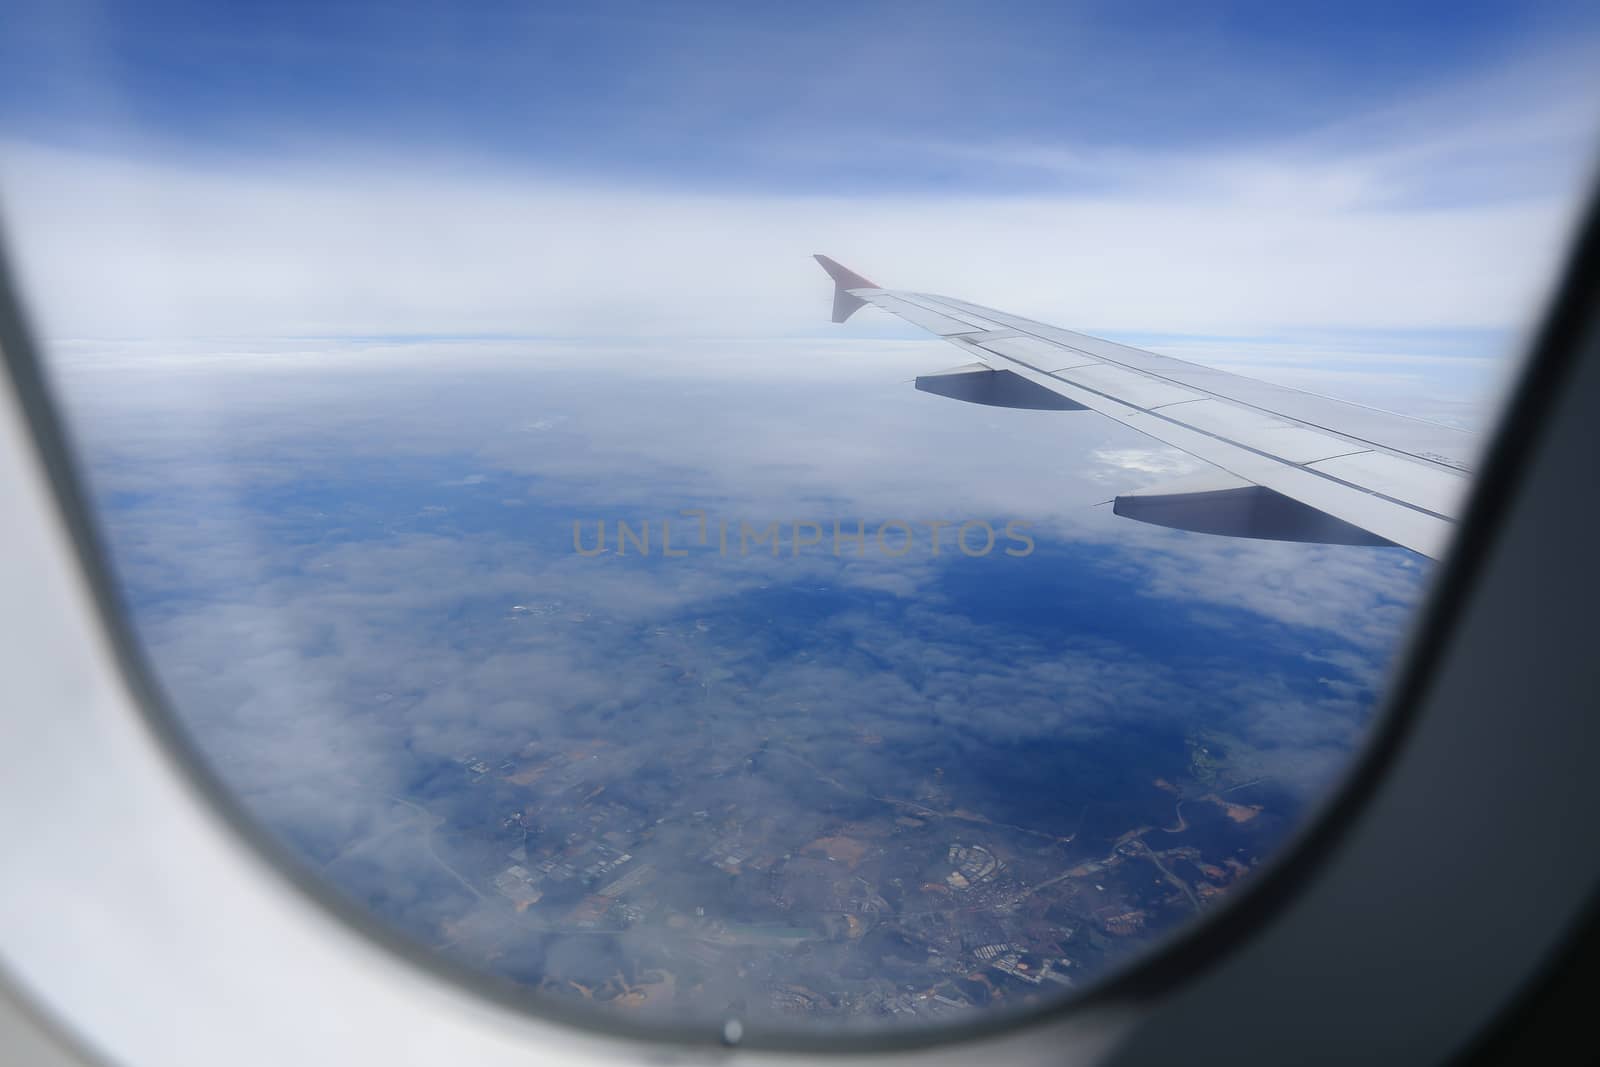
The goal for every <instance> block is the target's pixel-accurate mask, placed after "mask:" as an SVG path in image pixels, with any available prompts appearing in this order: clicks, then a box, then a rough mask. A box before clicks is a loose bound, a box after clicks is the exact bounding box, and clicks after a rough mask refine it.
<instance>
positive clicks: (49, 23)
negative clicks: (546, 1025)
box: [0, 3, 1600, 1043]
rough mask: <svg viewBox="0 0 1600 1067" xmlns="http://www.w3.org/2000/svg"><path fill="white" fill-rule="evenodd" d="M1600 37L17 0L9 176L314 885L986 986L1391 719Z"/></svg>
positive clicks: (194, 713)
mask: <svg viewBox="0 0 1600 1067" xmlns="http://www.w3.org/2000/svg"><path fill="white" fill-rule="evenodd" d="M1597 45H1600V18H1597V13H1596V12H1595V11H1594V10H1593V9H1592V8H1589V7H1587V6H1585V5H1577V4H1574V5H1560V4H1555V5H1544V6H1541V7H1540V8H1538V9H1537V10H1536V11H1535V10H1531V9H1529V10H1524V9H1521V8H1513V7H1510V6H1507V7H1503V8H1502V7H1478V6H1476V5H1467V6H1466V7H1458V8H1454V9H1452V11H1451V13H1450V14H1449V16H1448V17H1442V16H1435V15H1433V14H1427V13H1424V12H1420V11H1416V12H1398V11H1393V10H1390V9H1389V8H1387V7H1381V8H1373V9H1372V10H1365V9H1364V8H1362V7H1361V6H1360V5H1357V7H1356V8H1355V9H1344V8H1341V9H1340V10H1339V11H1337V12H1333V11H1329V12H1321V13H1318V12H1311V11H1306V10H1299V9H1296V10H1288V9H1283V8H1280V7H1275V6H1271V5H1265V6H1258V5H1253V4H1242V5H1221V6H1220V7H1217V8H1208V9H1206V10H1204V11H1201V10H1197V9H1191V8H1190V7H1188V6H1177V7H1174V8H1173V9H1172V10H1169V11H1165V12H1163V13H1161V15H1160V16H1159V17H1155V16H1153V15H1152V14H1151V13H1150V12H1148V11H1142V13H1141V12H1134V11H1125V10H1122V9H1120V8H1116V9H1113V8H1112V7H1099V6H1095V5H1089V6H1086V7H1081V8H1080V7H1073V8H1065V7H1062V8H1058V7H1057V6H1055V5H1040V6H1026V7H1017V8H1016V9H1014V10H1013V11H1012V12H1011V13H1010V14H1008V15H1006V16H1003V17H1002V16H997V15H996V14H995V13H993V12H979V11H978V10H976V9H975V8H966V7H962V6H938V7H934V8H929V7H924V6H922V5H917V6H915V7H910V6H897V5H887V6H882V5H872V4H868V5H859V4H857V5H838V6H835V5H823V6H820V7H819V6H817V5H806V6H805V7H804V8H803V9H801V8H792V9H791V8H785V9H776V8H773V9H766V8H761V7H759V6H758V7H755V8H749V7H722V6H718V5H694V6H689V7H684V8H675V9H673V10H670V11H668V10H664V9H661V8H659V7H658V6H655V5H632V4H597V5H583V6H581V7H580V8H579V9H574V10H566V9H559V10H558V9H556V8H545V7H541V6H536V5H535V6H520V5H510V6H491V7H488V8H471V9H468V8H462V9H456V8H451V7H448V6H445V7H438V6H428V5H422V6H416V7H411V6H396V5H392V4H370V5H362V4H352V5H334V6H328V5H313V4H300V3H289V4H279V5H267V6H246V5H241V6H238V7H229V6H218V5H214V4H187V3H156V4H150V5H141V6H140V7H139V8H138V9H136V10H135V9H129V8H122V7H118V6H116V5H107V6H103V7H102V6H100V5H96V4H92V3H91V4H86V5H26V4H25V5H23V7H22V8H21V9H20V12H19V14H17V15H16V16H14V17H13V18H12V19H11V20H10V25H9V26H8V30H7V33H6V34H5V35H4V39H3V40H0V192H3V195H4V209H5V223H6V232H7V239H8V245H9V248H8V251H9V252H10V253H11V254H12V255H13V256H14V258H15V261H16V267H17V270H18V273H19V275H20V277H21V280H22V283H23V288H24V294H25V296H26V298H27V300H28V305H29V309H30V312H31V315H32V323H33V327H34V329H35V330H36V332H37V333H38V335H39V337H40V340H41V344H42V347H43V348H44V350H45V351H46V353H47V355H48V357H49V363H50V366H49V371H50V374H51V376H52V382H53V386H54V388H55V390H56V394H57V398H58V400H59V402H60V404H61V405H62V407H63V410H64V411H65V413H66V415H67V417H68V422H69V426H70V429H71V431H72V434H73V437H74V444H75V447H76V450H77V458H78V461H79V463H80V466H81V470H82V473H83V475H84V477H85V480H86V483H87V486H88V488H89V490H90V493H91V495H92V501H93V506H94V508H95V510H96V513H97V516H98V522H99V530H100V535H101V537H102V539H103V543H104V545H105V547H106V549H107V552H108V556H109V562H110V565H111V567H112V570H113V572H114V574H115V576H116V579H117V582H118V586H119V588H118V595H119V597H120V606H121V609H122V612H123V614H124V617H125V619H126V621H127V624H128V625H129V626H130V627H131V628H132V630H133V632H134V634H135V636H136V638H137V641H138V644H139V647H140V648H141V649H142V653H143V656H144V657H145V659H146V660H147V663H148V667H149V669H150V670H151V672H152V673H153V677H154V679H155V681H156V683H157V685H158V687H159V689H160V691H161V692H162V693H163V694H164V697H165V699H166V706H165V707H164V708H163V709H159V711H158V714H162V715H169V716H171V717H172V720H173V721H174V722H175V723H176V724H177V726H178V727H179V729H180V730H181V732H182V734H183V736H184V738H185V739H186V742H187V744H188V745H189V746H190V748H191V749H192V754H193V755H194V756H195V757H196V759H197V760H198V761H199V763H200V764H201V766H202V767H203V771H204V773H205V774H207V775H209V776H210V777H211V778H212V779H213V780H214V781H216V782H217V783H220V785H221V786H222V787H223V788H224V789H225V790H226V791H227V792H228V793H229V795H230V796H231V797H232V798H233V800H234V801H235V802H236V803H237V805H238V807H239V809H240V810H241V811H242V812H243V813H244V814H245V816H246V817H247V818H248V819H249V820H250V821H251V822H252V823H253V824H254V825H255V826H257V827H258V828H260V829H261V830H262V831H263V832H264V833H265V834H266V835H267V837H269V838H270V839H271V840H272V841H274V842H276V844H277V846H278V847H279V848H280V849H281V850H283V851H284V852H285V853H286V854H287V855H288V856H290V857H291V862H292V864H293V865H294V866H295V867H296V869H297V870H298V871H299V872H300V873H301V874H302V875H303V876H305V877H307V878H308V879H310V880H311V881H313V882H315V883H317V884H319V885H320V886H322V887H324V888H325V889H326V890H328V891H330V892H331V893H333V894H335V895H336V896H337V897H338V898H339V899H342V900H344V901H346V902H349V903H353V904H354V905H356V906H358V907H359V908H361V909H364V910H365V912H367V913H369V914H370V916H371V917H372V918H374V919H375V920H376V921H377V922H378V923H379V924H380V925H381V926H382V927H383V928H384V929H386V930H389V931H391V932H392V933H393V934H395V935H397V936H398V937H400V938H402V939H404V940H405V941H407V942H408V943H410V944H412V945H414V946H415V947H416V948H418V949H420V950H421V951H422V952H423V953H424V954H426V955H429V956H431V957H433V958H435V959H437V960H439V961H440V962H441V963H442V964H443V965H444V966H445V967H446V968H447V969H450V970H453V971H455V972H456V973H461V974H469V975H474V976H478V978H479V979H481V980H485V981H487V982H489V983H491V984H493V985H495V986H496V987H497V988H499V989H501V990H502V991H509V992H510V993H511V994H512V995H514V996H517V997H519V998H525V999H526V1001H527V1003H528V1004H529V1005H530V1006H532V1007H533V1008H535V1009H536V1010H546V1011H551V1012H554V1013H556V1014H558V1015H562V1016H565V1017H570V1018H576V1019H579V1020H582V1021H587V1022H593V1023H597V1024H598V1025H603V1026H607V1027H613V1028H615V1027H630V1026H633V1027H643V1028H649V1027H660V1028H678V1029H684V1028H687V1030H688V1032H690V1033H692V1034H697V1035H704V1036H706V1037H708V1038H711V1039H716V1038H719V1037H720V1038H721V1039H723V1040H728V1041H745V1042H756V1043H760V1042H764V1041H781V1040H785V1039H787V1038H788V1037H789V1036H792V1035H795V1034H802V1035H804V1034H811V1035H820V1034H827V1035H845V1036H848V1035H850V1034H854V1033H866V1032H882V1031H909V1030H913V1029H916V1028H922V1029H927V1028H941V1027H943V1028H953V1027H960V1026H963V1025H966V1024H970V1023H972V1022H975V1021H982V1020H989V1019H993V1018H1010V1017H1021V1016H1022V1015H1024V1014H1026V1013H1029V1012H1033V1011H1036V1010H1041V1009H1045V1008H1049V1007H1052V1006H1055V1005H1057V1004H1060V1003H1063V1002H1066V1001H1069V1000H1070V999H1071V998H1073V997H1074V996H1076V995H1079V994H1081V993H1083V992H1085V991H1087V990H1091V989H1093V988H1094V987H1095V986H1096V984H1097V983H1098V982H1100V981H1101V980H1103V979H1105V978H1106V977H1107V976H1110V975H1113V974H1116V973H1119V972H1121V971H1123V970H1125V969H1127V968H1129V967H1136V966H1139V965H1140V964H1141V962H1142V961H1146V960H1149V959H1152V958H1154V957H1153V952H1152V950H1153V949H1154V948H1156V947H1159V945H1160V944H1162V943H1163V942H1164V941H1165V940H1167V939H1168V938H1170V937H1172V936H1174V935H1175V934H1178V933H1181V932H1182V931H1184V930H1186V929H1188V928H1190V926H1191V925H1192V924H1194V923H1196V922H1199V921H1201V920H1203V919H1204V917H1205V916H1207V915H1209V914H1212V913H1214V912H1216V911H1218V910H1219V909H1222V908H1225V907H1227V906H1228V904H1229V902H1230V901H1231V900H1234V899H1236V898H1238V896H1239V895H1240V893H1241V891H1242V888H1243V887H1247V886H1249V885H1250V884H1251V883H1252V881H1253V880H1254V879H1256V878H1258V877H1260V876H1261V872H1262V871H1263V870H1265V869H1266V868H1269V867H1270V866H1271V864H1272V863H1273V861H1274V859H1275V857H1277V856H1278V855H1279V854H1280V853H1281V851H1282V849H1284V847H1285V846H1286V844H1287V843H1288V842H1289V841H1290V840H1291V839H1292V838H1293V837H1294V835H1295V834H1296V833H1297V832H1298V831H1299V830H1300V829H1301V828H1303V827H1304V826H1305V825H1307V823H1308V820H1310V819H1312V818H1313V817H1314V816H1315V815H1316V813H1317V812H1318V810H1319V807H1320V805H1321V804H1322V803H1323V802H1324V801H1325V800H1326V799H1327V798H1328V797H1329V796H1331V795H1332V794H1333V792H1334V791H1335V790H1336V788H1337V786H1338V784H1339V783H1340V781H1341V780H1342V779H1343V778H1344V777H1345V775H1346V774H1347V773H1348V772H1349V770H1350V769H1351V767H1352V766H1353V765H1354V763H1355V762H1356V761H1357V760H1358V759H1359V756H1360V754H1361V751H1362V745H1363V741H1364V739H1365V738H1366V737H1367V736H1368V734H1369V732H1370V730H1371V729H1372V726H1373V722H1374V718H1375V716H1376V714H1377V710H1378V708H1379V705H1380V701H1381V698H1382V696H1383V692H1384V683H1385V677H1386V674H1387V672H1388V670H1389V669H1390V667H1391V665H1392V664H1393V663H1394V662H1395V659H1396V656H1397V654H1398V653H1399V652H1400V651H1401V649H1402V648H1403V645H1404V642H1405V638H1406V633H1407V627H1408V623H1409V620H1410V617H1411V615H1412V613H1413V611H1414V609H1415V608H1416V607H1417V605H1418V603H1419V601H1420V599H1421V598H1422V597H1423V596H1424V595H1425V593H1426V591H1427V589H1428V584H1429V579H1430V576H1431V575H1432V573H1433V571H1434V568H1435V563H1436V561H1437V560H1438V559H1439V558H1440V557H1441V556H1442V555H1444V554H1445V553H1446V552H1447V551H1448V547H1449V542H1450V536H1451V533H1452V531H1453V529H1454V525H1455V521H1456V519H1457V517H1458V516H1459V515H1460V507H1461V501H1462V499H1463V496H1464V494H1465V493H1466V492H1467V491H1468V488H1469V486H1470V480H1471V472H1472V469H1473V465H1474V461H1475V458H1476V455H1477V453H1478V449H1479V448H1480V443H1479V442H1480V441H1481V440H1482V438H1483V434H1484V432H1485V431H1486V430H1487V429H1489V428H1490V427H1491V426H1492V418H1493V414H1494V408H1495V402H1496V396H1497V394H1498V392H1499V389H1500V385H1501V383H1502V382H1503V381H1504V380H1505V379H1506V377H1507V376H1508V374H1509V373H1510V372H1511V369H1512V366H1513V357H1514V356H1515V355H1516V354H1517V352H1518V347H1519V343H1520V340H1521V334H1522V331H1523V330H1524V329H1525V328H1526V327H1527V326H1528V325H1529V324H1530V323H1531V321H1532V320H1533V318H1534V316H1536V315H1537V313H1538V312H1539V310H1540V304H1539V302H1540V300H1541V299H1542V298H1543V296H1544V291H1545V287H1546V286H1547V285H1548V284H1549V281H1550V278H1551V276H1552V273H1553V271H1554V269H1555V267H1556V265H1557V264H1558V262H1559V259H1560V255H1561V253H1562V251H1563V249H1562V247H1561V241H1562V238H1563V235H1564V233H1565V231H1566V228H1567V225H1568V223H1569V221H1570V218H1571V216H1572V214H1573V212H1574V210H1575V208H1576V195H1577V193H1578V192H1579V190H1580V187H1581V182H1582V179H1583V178H1584V177H1585V176H1586V167H1587V166H1588V165H1589V163H1590V162H1591V153H1592V151H1593V148H1594V143H1595V139H1594V134H1595V132H1596V120H1597V118H1600V114H1597V108H1596V104H1595V101H1596V100H1597V99H1600V95H1597V94H1596V92H1595V90H1596V88H1597V85H1596V75H1595V72H1596V71H1597V70H1600V63H1597V62H1596V53H1597ZM814 255H817V256H818V258H816V259H814V258H813V256H814ZM830 319H831V320H833V321H830ZM63 773H65V774H68V775H73V774H92V773H94V771H93V768H92V767H77V768H67V769H64V771H63Z"/></svg>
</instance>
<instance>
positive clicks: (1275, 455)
mask: <svg viewBox="0 0 1600 1067" xmlns="http://www.w3.org/2000/svg"><path fill="white" fill-rule="evenodd" d="M816 259H817V262H818V263H820V264H822V267H823V269H824V270H826V271H827V272H828V274H829V276H831V277H832V278H833V281H834V295H833V321H834V322H844V321H845V320H846V319H848V318H849V317H850V316H851V315H852V314H854V313H855V312H856V311H857V310H858V309H860V308H862V307H864V306H866V305H868V304H871V305H874V306H876V307H880V308H882V309H883V310H885V311H888V312H890V313H891V314H894V315H897V316H899V317H900V318H902V319H905V320H906V321H907V322H909V323H911V324H912V325H914V326H919V327H921V328H922V329H924V330H927V331H928V332H929V333H933V334H937V335H938V336H939V337H941V338H943V339H944V340H946V341H949V342H950V343H951V344H952V345H955V346H956V347H957V348H959V349H961V350H962V351H963V352H964V353H965V354H966V356H967V358H968V360H969V361H970V362H968V363H966V364H964V365H962V366H959V367H955V368H952V369H950V370H947V371H943V372H940V373H937V374H929V375H924V376H922V377H920V378H918V379H917V380H916V387H917V388H918V389H921V390H922V391H924V392H928V393H936V394H939V395H941V396H947V397H953V398H955V399H957V400H965V401H969V402H971V403H976V404H989V405H994V406H997V407H1010V408H1028V409H1043V410H1050V411H1081V410H1086V409H1087V410H1090V411H1097V412H1099V413H1100V414H1102V415H1105V416H1107V417H1109V418H1112V419H1115V420H1116V421H1117V422H1120V423H1122V424H1123V425H1124V426H1129V427H1132V428H1133V429H1135V430H1138V431H1139V432H1140V433H1143V434H1146V435H1148V436H1150V437H1153V438H1155V439H1156V440H1158V441H1161V442H1163V443H1164V444H1168V445H1171V446H1173V447H1175V448H1179V449H1182V450H1183V451H1184V452H1187V453H1189V454H1190V455H1192V456H1195V457H1197V458H1199V459H1202V460H1204V461H1206V462H1207V463H1209V464H1210V465H1211V466H1212V467H1213V468H1214V469H1213V470H1210V471H1208V472H1206V473H1204V474H1201V475H1198V476H1195V477H1192V478H1186V479H1182V480H1181V481H1178V482H1173V483H1169V484H1166V485H1158V486H1151V487H1150V488H1147V489H1142V490H1139V491H1137V492H1133V493H1127V494H1124V495H1122V496H1119V497H1117V498H1116V502H1115V504H1114V506H1113V510H1114V511H1115V512H1116V513H1117V514H1118V515H1124V516H1127V517H1128V518H1132V519H1138V520H1140V521H1142V522H1148V523H1154V524H1155V525H1158V526H1170V527H1173V528H1176V529H1180V530H1193V531H1197V532H1201V533H1213V534H1222V535H1226V536H1233V537H1256V538H1264V539H1268V540H1277V541H1309V542H1316V543H1321V544H1340V545H1399V546H1402V547H1404V548H1409V549H1411V550H1412V551H1413V552H1417V553H1420V554H1421V555H1424V556H1427V557H1429V558H1430V559H1437V558H1438V557H1439V554H1440V552H1441V551H1443V549H1444V547H1445V545H1446V543H1447V542H1448V540H1449V537H1450V533H1451V531H1452V530H1453V528H1454V525H1455V520H1456V518H1457V516H1458V515H1459V513H1460V509H1461V505H1462V502H1463V499H1464V496H1465V492H1466V488H1467V484H1468V481H1469V465H1470V464H1471V462H1472V460H1473V458H1474V457H1475V455H1476V453H1477V447H1478V446H1477V435H1476V434H1473V433H1470V432H1468V431H1466V430H1459V429H1455V428H1453V427H1449V426H1441V425H1439V424H1437V423H1431V422H1426V421H1423V420H1421V419H1413V418H1408V417H1406V416H1404V415H1395V414H1392V413H1390V412H1387V411H1380V410H1378V409H1376V408H1369V407H1363V406H1361V405H1360V404H1351V403H1346V402H1345V401H1342V400H1334V399H1332V398H1329V397H1323V396H1317V395H1315V394H1312V393H1306V392H1301V391H1300V390H1298V389H1290V388H1288V387H1286V386H1281V385H1272V384H1270V383H1267V382H1262V381H1257V380H1255V379H1253V378H1246V377H1243V376H1242V375H1238V374H1229V373H1227V372H1226V371H1220V370H1214V369H1212V368H1210V367H1204V366H1200V365H1199V364H1195V363H1187V362H1185V361H1183V360H1181V359H1173V358H1172V357H1170V356H1161V355H1157V354H1156V353H1154V352H1146V351H1144V350H1143V349H1139V348H1131V347H1129V346H1127V345H1121V344H1117V343H1115V342H1112V341H1105V340H1102V339H1100V338H1098V337H1089V336H1087V335H1085V334H1081V333H1073V332H1072V331H1070V330H1062V329H1058V328H1056V327H1054V326H1049V325H1046V324H1045V323H1042V322H1034V321H1033V320H1031V319H1025V318H1022V317H1020V316H1018V315H1011V314H1008V313H1006V312H1004V311H996V310H994V309H993V308H986V307H982V306H980V305H977V304H969V303H967V302H966V301H964V300H952V299H950V298H949V297H944V296H934V295H932V294H928V293H914V292H907V291H903V290H897V289H884V288H882V287H881V286H878V285H876V284H874V283H873V282H870V281H868V280H867V279H866V278H863V277H862V276H861V275H859V274H857V273H855V272H854V271H852V270H849V269H848V268H846V267H843V266H841V265H839V264H838V263H836V262H834V261H833V260H831V259H829V258H828V257H827V256H820V255H819V256H817V257H816Z"/></svg>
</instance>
